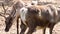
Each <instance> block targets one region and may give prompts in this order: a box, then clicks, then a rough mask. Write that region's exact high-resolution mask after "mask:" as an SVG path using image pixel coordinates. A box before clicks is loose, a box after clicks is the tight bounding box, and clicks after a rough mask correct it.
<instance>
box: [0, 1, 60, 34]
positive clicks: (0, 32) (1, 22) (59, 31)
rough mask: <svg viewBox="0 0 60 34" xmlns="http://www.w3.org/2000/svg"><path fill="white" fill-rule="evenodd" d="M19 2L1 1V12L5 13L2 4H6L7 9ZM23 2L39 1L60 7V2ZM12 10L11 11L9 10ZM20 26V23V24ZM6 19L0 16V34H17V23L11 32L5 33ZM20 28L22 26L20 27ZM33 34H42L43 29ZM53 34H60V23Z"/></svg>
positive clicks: (47, 33)
mask: <svg viewBox="0 0 60 34" xmlns="http://www.w3.org/2000/svg"><path fill="white" fill-rule="evenodd" d="M17 1H18V0H0V12H2V13H3V12H4V10H3V8H2V3H3V4H4V7H5V9H7V8H10V7H11V6H12V5H13V4H14V3H16V2H17ZM22 1H24V2H25V1H27V2H26V3H28V2H29V1H39V2H42V4H43V3H51V4H52V5H55V6H56V7H60V0H22ZM9 10H10V9H9ZM19 24H20V23H19ZM5 26H6V25H5V19H4V17H2V16H0V34H17V29H16V22H14V23H13V25H12V27H11V28H10V30H9V32H5V31H4V29H5ZM19 27H20V26H19ZM20 30H21V29H20V28H19V32H20ZM48 31H49V29H48V28H47V30H46V34H49V32H48ZM33 34H42V29H38V30H37V31H36V32H33ZM53 34H60V23H58V24H56V25H55V26H54V29H53Z"/></svg>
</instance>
